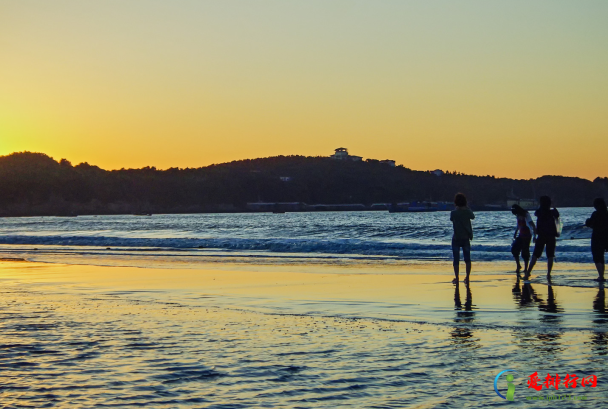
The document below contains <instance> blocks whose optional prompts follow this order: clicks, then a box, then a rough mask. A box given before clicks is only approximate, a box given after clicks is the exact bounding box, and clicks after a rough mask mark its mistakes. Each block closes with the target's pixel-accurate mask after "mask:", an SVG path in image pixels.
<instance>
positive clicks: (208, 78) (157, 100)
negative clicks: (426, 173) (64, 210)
mask: <svg viewBox="0 0 608 409" xmlns="http://www.w3.org/2000/svg"><path fill="white" fill-rule="evenodd" d="M607 137H608V1H605V0H598V1H574V0H572V1H560V0H549V1H541V0H536V1H529V0H526V1H517V0H509V1H488V0H480V1H453V0H449V1H439V0H424V1H404V0H400V1H393V0H386V1H359V0H333V1H332V0H322V1H316V0H306V1H285V0H264V1H261V0H260V1H255V0H221V1H211V0H209V1H193V0H192V1H191V0H171V1H169V0H166V1H156V0H130V1H123V0H103V1H80V0H70V1H65V0H64V1H62V0H54V1H48V0H0V155H5V154H8V153H11V152H14V151H23V150H30V151H37V152H44V153H47V154H49V155H51V156H53V157H54V158H55V159H60V158H67V159H69V160H71V161H72V162H73V163H78V162H82V161H87V162H89V163H91V164H96V165H98V166H101V167H103V168H106V169H114V168H121V167H142V166H146V165H150V166H156V167H158V168H168V167H174V166H176V167H199V166H205V165H209V164H212V163H220V162H226V161H231V160H236V159H245V158H256V157H266V156H274V155H292V154H300V155H313V156H316V155H329V154H331V153H333V149H334V148H337V147H342V146H343V147H347V148H348V149H349V151H350V153H351V154H354V155H359V156H363V157H364V158H376V159H387V158H388V159H394V160H396V161H397V163H398V164H403V165H404V166H406V167H409V168H412V169H420V170H428V169H436V168H440V169H444V170H458V171H461V172H465V173H471V174H483V175H486V174H490V175H496V176H507V177H517V178H530V177H537V176H541V175H545V174H559V175H567V176H580V177H585V178H589V179H593V178H595V177H596V176H608V166H607V148H608V142H607V141H608V138H607Z"/></svg>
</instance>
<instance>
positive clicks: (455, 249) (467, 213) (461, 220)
mask: <svg viewBox="0 0 608 409" xmlns="http://www.w3.org/2000/svg"><path fill="white" fill-rule="evenodd" d="M454 204H455V205H456V209H454V210H452V212H451V213H450V221H451V222H452V224H453V226H454V234H453V236H452V254H453V257H454V262H453V264H454V276H455V278H454V280H453V281H452V282H453V283H456V284H457V283H458V276H459V273H460V249H462V258H463V259H464V264H465V266H466V271H467V276H466V278H465V279H464V282H465V283H466V284H468V283H469V276H470V275H471V240H472V239H473V227H472V226H471V220H473V219H474V218H475V215H474V214H473V212H472V211H471V209H469V207H468V206H467V198H466V196H465V195H463V194H462V193H458V194H457V195H456V197H454Z"/></svg>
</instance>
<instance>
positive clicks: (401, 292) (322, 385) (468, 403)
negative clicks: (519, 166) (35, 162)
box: [0, 261, 608, 408]
mask: <svg viewBox="0 0 608 409" xmlns="http://www.w3.org/2000/svg"><path fill="white" fill-rule="evenodd" d="M509 268H510V265H507V264H500V263H487V264H485V265H484V264H479V265H478V266H476V269H475V270H474V273H473V274H474V276H473V282H472V283H471V285H470V286H468V287H466V286H464V285H463V284H462V283H460V285H459V286H454V285H452V284H451V282H450V281H451V279H452V275H451V274H450V269H451V266H450V265H449V264H448V263H443V264H442V263H417V264H416V263H412V265H410V266H397V267H389V266H382V267H380V266H373V265H369V266H358V267H354V266H350V267H332V266H319V265H308V266H307V265H298V266H296V265H288V266H269V265H251V264H249V265H245V264H237V263H234V264H228V263H222V264H218V263H211V264H209V265H206V266H203V267H201V266H199V267H198V268H196V269H154V268H134V267H100V266H90V265H87V266H84V265H60V264H44V263H30V262H11V261H4V262H1V264H0V285H1V286H2V288H1V291H2V299H1V301H0V317H1V321H0V322H1V323H2V324H1V325H2V331H1V342H0V347H1V349H0V354H1V355H0V356H1V358H2V360H1V362H2V364H1V365H2V369H3V370H2V374H3V375H2V378H3V381H2V395H1V396H2V403H3V405H4V407H28V406H30V407H41V406H43V405H48V406H55V407H83V408H84V407H93V406H99V407H103V406H113V407H136V406H150V407H159V408H165V407H166V408H172V407H200V408H251V407H293V408H310V407H312V408H324V407H335V406H337V405H339V406H342V407H357V408H358V407H373V408H385V407H386V408H388V407H414V408H434V407H502V406H503V405H504V403H505V401H503V399H501V398H500V397H498V396H497V395H496V393H495V392H494V389H493V381H494V377H495V376H496V374H498V373H499V372H500V371H502V370H504V369H515V370H516V371H517V372H518V377H517V378H516V384H517V391H516V397H519V398H520V399H519V400H517V401H516V402H514V403H513V404H514V405H516V406H523V405H532V406H533V407H547V402H542V401H527V400H525V399H526V398H525V397H526V396H535V395H538V396H541V395H545V394H559V393H564V388H563V387H561V389H559V390H554V388H551V389H550V390H548V391H547V390H546V389H544V390H543V391H541V392H536V391H535V390H532V389H528V388H527V385H526V381H527V377H528V376H529V375H530V374H532V373H533V372H535V371H538V373H539V374H542V375H543V376H541V377H542V378H544V377H545V376H546V374H547V373H551V374H555V373H559V374H560V376H562V377H563V376H565V375H566V373H576V374H578V376H581V377H582V376H588V375H591V374H595V375H596V376H597V377H598V386H597V387H596V388H589V387H587V388H584V389H583V388H582V387H581V386H579V387H578V388H576V389H574V390H573V389H570V390H568V391H566V392H568V393H574V394H576V395H578V396H584V397H586V398H587V401H576V402H575V401H553V402H551V407H586V406H590V405H592V404H593V405H597V404H598V403H599V402H602V401H603V399H604V395H605V392H604V388H603V387H602V386H603V380H604V379H608V378H607V376H608V373H607V372H608V371H606V369H605V368H606V365H605V364H606V353H607V352H608V324H607V323H608V314H606V310H605V304H606V303H605V294H604V290H603V289H602V288H598V286H597V284H594V283H593V282H592V281H591V279H592V278H593V277H594V275H593V270H591V269H590V268H588V266H581V265H566V264H561V265H559V266H558V268H556V271H555V272H554V279H553V280H552V281H553V285H551V286H549V285H547V282H546V279H545V278H544V277H543V276H542V275H539V276H534V277H532V279H531V280H530V282H529V283H525V282H523V281H522V280H517V278H516V276H515V274H514V273H508V271H509ZM539 271H540V270H539ZM504 388H506V383H505V385H503V389H504ZM503 394H504V390H503Z"/></svg>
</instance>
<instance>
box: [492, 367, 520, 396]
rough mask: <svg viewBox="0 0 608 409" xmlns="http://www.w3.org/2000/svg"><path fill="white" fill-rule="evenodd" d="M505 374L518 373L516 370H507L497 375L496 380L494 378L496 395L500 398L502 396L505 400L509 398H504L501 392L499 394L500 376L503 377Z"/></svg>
mask: <svg viewBox="0 0 608 409" xmlns="http://www.w3.org/2000/svg"><path fill="white" fill-rule="evenodd" d="M505 372H515V373H517V372H516V371H515V370H514V369H505V370H504V371H502V372H500V373H499V374H498V375H496V378H494V391H495V392H496V394H497V395H498V396H500V397H501V398H503V399H507V398H506V397H505V396H503V395H502V394H501V393H500V392H498V378H500V375H502V374H503V373H505Z"/></svg>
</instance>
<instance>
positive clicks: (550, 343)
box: [511, 277, 563, 359]
mask: <svg viewBox="0 0 608 409" xmlns="http://www.w3.org/2000/svg"><path fill="white" fill-rule="evenodd" d="M511 293H512V294H513V299H514V301H515V303H516V304H517V308H518V309H519V310H521V311H522V313H523V312H524V311H525V315H523V316H522V321H521V324H522V327H523V330H522V331H521V332H520V333H519V334H518V336H517V337H516V339H517V342H518V343H519V344H520V345H522V346H524V345H527V346H528V347H531V348H534V350H536V351H537V352H536V354H537V356H539V357H543V359H544V358H546V359H552V357H554V354H555V353H557V352H559V351H560V350H562V346H561V345H560V343H559V341H560V339H561V331H562V330H561V322H562V320H563V316H562V315H561V313H562V312H563V309H562V308H561V307H560V306H559V304H558V303H557V300H556V294H555V291H554V290H553V286H551V285H548V286H547V300H546V301H545V300H544V299H543V298H542V297H541V296H540V295H539V294H538V292H537V291H536V290H535V289H534V288H533V287H532V284H531V283H530V282H526V281H524V282H523V284H522V282H521V279H520V277H517V278H516V281H515V284H514V285H513V289H512V290H511ZM534 307H537V308H538V311H539V312H540V315H538V314H536V313H535V312H534V311H535V309H534ZM537 320H538V321H537ZM539 322H540V323H539ZM539 324H540V325H539Z"/></svg>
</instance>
